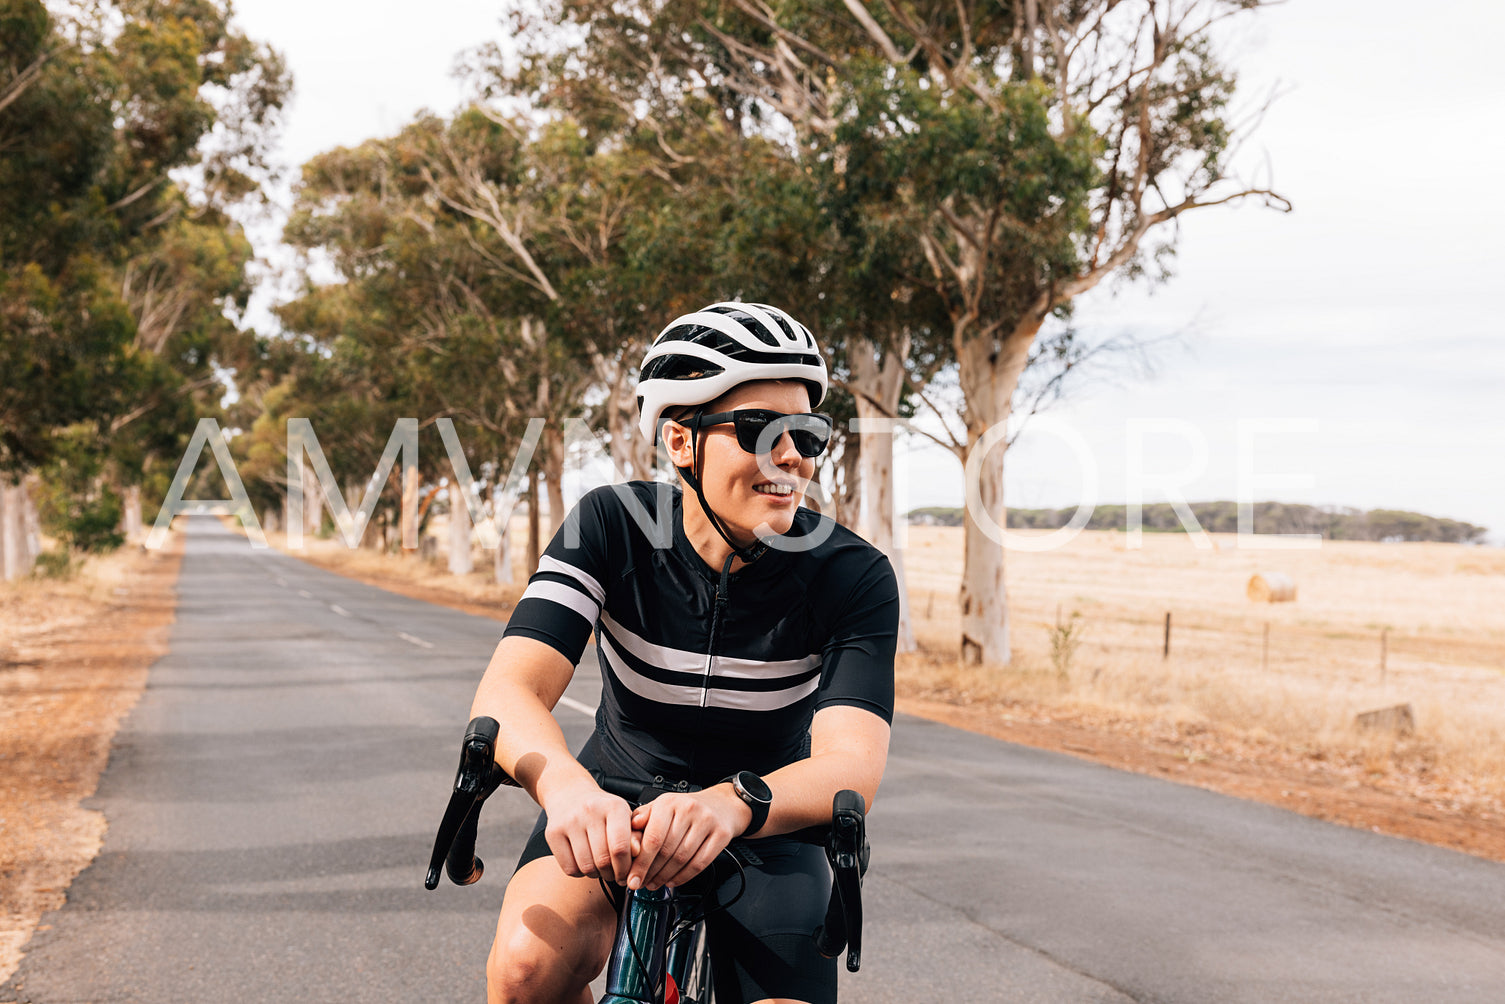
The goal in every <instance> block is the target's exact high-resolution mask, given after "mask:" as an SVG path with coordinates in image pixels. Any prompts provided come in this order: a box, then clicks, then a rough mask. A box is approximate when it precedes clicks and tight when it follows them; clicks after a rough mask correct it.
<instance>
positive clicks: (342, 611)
mask: <svg viewBox="0 0 1505 1004" xmlns="http://www.w3.org/2000/svg"><path fill="white" fill-rule="evenodd" d="M329 609H331V610H333V611H334V612H335V613H337V614H339V615H340V616H341V617H349V616H350V611H349V610H346V609H345V608H344V607H342V606H340V605H339V604H338V603H331V604H330V605H329Z"/></svg>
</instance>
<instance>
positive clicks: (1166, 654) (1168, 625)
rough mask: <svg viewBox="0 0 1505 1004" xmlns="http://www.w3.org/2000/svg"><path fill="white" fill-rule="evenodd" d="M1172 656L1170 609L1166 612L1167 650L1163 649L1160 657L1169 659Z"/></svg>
mask: <svg viewBox="0 0 1505 1004" xmlns="http://www.w3.org/2000/svg"><path fill="white" fill-rule="evenodd" d="M1170 657H1171V612H1170V611H1169V610H1167V611H1166V612H1165V651H1163V652H1162V653H1161V654H1160V658H1162V659H1169V658H1170Z"/></svg>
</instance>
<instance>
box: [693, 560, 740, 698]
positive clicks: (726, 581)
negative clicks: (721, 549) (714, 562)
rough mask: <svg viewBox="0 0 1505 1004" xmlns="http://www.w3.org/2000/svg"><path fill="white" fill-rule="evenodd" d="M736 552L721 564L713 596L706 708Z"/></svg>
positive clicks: (704, 688)
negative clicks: (719, 575)
mask: <svg viewBox="0 0 1505 1004" xmlns="http://www.w3.org/2000/svg"><path fill="white" fill-rule="evenodd" d="M736 557H737V555H736V552H733V553H731V554H729V555H727V556H726V564H724V565H722V566H721V581H720V582H719V583H717V585H716V592H715V593H714V594H712V596H711V639H710V642H711V643H710V645H709V646H707V651H706V654H705V685H704V686H702V687H701V688H700V706H701V707H702V708H704V707H705V706H706V702H707V701H709V700H710V697H711V672H712V668H713V666H714V664H715V661H716V647H717V643H718V642H720V640H721V616H722V610H724V609H725V607H726V594H727V592H728V591H729V590H730V586H731V582H730V579H731V574H732V561H734V560H735V559H736Z"/></svg>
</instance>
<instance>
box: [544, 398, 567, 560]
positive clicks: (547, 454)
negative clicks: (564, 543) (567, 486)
mask: <svg viewBox="0 0 1505 1004" xmlns="http://www.w3.org/2000/svg"><path fill="white" fill-rule="evenodd" d="M543 481H544V486H545V487H546V488H547V489H548V493H549V539H550V540H553V539H554V534H556V533H558V532H559V526H560V524H562V523H563V522H564V432H563V430H562V429H560V428H559V426H558V425H557V424H555V423H553V422H550V423H549V424H548V426H547V427H545V429H544V433H543Z"/></svg>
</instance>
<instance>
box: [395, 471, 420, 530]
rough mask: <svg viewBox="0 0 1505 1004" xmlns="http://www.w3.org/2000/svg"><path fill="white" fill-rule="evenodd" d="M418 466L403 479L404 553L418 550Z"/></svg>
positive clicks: (402, 517)
mask: <svg viewBox="0 0 1505 1004" xmlns="http://www.w3.org/2000/svg"><path fill="white" fill-rule="evenodd" d="M418 488H419V477H418V465H417V464H414V465H413V466H412V467H409V468H408V469H407V471H406V473H405V475H404V477H403V479H402V510H401V514H400V517H399V518H400V519H401V521H402V540H401V541H400V543H401V545H402V549H403V550H404V551H416V550H418Z"/></svg>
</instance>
